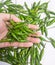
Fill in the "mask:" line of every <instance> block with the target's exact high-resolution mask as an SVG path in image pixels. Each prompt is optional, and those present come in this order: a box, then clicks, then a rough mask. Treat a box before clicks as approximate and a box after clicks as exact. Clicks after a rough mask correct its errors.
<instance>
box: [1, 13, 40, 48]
mask: <svg viewBox="0 0 55 65" xmlns="http://www.w3.org/2000/svg"><path fill="white" fill-rule="evenodd" d="M9 18H10V14H5V13H0V40H1V39H3V38H4V37H5V36H6V34H7V32H8V29H7V26H6V23H7V24H8V25H9V23H8V22H7V21H8V20H9ZM11 19H12V20H13V21H15V22H20V21H21V20H20V19H18V18H17V17H16V16H15V15H11ZM28 27H29V28H30V29H33V30H34V29H38V28H39V27H38V25H37V26H35V25H32V24H29V25H28ZM40 35H41V34H40V32H36V34H31V35H30V37H28V38H27V39H28V40H29V42H24V43H25V44H24V43H22V44H20V43H19V42H12V44H10V42H4V43H3V42H2V43H0V48H3V47H9V46H14V47H30V46H32V45H33V43H39V42H40V39H39V38H34V36H40Z"/></svg>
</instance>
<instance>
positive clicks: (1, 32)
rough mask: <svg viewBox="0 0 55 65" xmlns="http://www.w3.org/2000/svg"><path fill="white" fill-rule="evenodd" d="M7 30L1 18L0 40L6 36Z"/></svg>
mask: <svg viewBox="0 0 55 65" xmlns="http://www.w3.org/2000/svg"><path fill="white" fill-rule="evenodd" d="M7 32H8V30H7V27H6V24H5V22H4V21H3V20H2V19H1V20H0V40H1V39H2V38H4V37H5V36H6V34H7Z"/></svg>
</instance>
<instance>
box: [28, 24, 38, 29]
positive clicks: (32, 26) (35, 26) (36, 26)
mask: <svg viewBox="0 0 55 65" xmlns="http://www.w3.org/2000/svg"><path fill="white" fill-rule="evenodd" d="M28 27H29V28H30V29H32V30H37V29H39V25H33V24H29V25H28Z"/></svg>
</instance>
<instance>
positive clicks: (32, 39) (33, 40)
mask: <svg viewBox="0 0 55 65" xmlns="http://www.w3.org/2000/svg"><path fill="white" fill-rule="evenodd" d="M27 40H28V41H30V42H32V43H40V39H39V38H32V37H28V38H27Z"/></svg>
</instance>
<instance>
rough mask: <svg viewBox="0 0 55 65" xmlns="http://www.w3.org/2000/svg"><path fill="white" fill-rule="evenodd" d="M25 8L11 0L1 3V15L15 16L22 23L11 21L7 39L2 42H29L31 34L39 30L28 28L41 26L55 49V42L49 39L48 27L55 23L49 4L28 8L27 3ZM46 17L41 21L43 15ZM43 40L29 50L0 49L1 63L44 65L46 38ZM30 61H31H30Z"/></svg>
mask: <svg viewBox="0 0 55 65" xmlns="http://www.w3.org/2000/svg"><path fill="white" fill-rule="evenodd" d="M24 5H25V8H24V6H22V5H20V4H14V3H12V1H11V0H6V1H4V2H0V13H9V14H14V15H16V16H17V17H18V18H20V19H21V21H22V22H18V23H15V22H14V21H13V20H10V26H7V27H8V33H7V36H6V38H5V39H2V40H0V42H15V41H17V42H27V41H28V40H27V37H28V36H29V34H34V33H35V31H37V30H31V29H29V28H28V26H27V25H28V24H34V25H39V30H38V31H41V33H42V35H44V36H45V37H46V38H47V39H48V40H49V41H50V42H51V44H52V45H53V47H54V48H55V40H54V39H52V38H48V32H47V31H48V30H47V27H48V26H51V25H52V24H53V23H55V12H52V11H49V10H48V2H45V3H42V4H41V2H40V1H39V2H38V3H36V2H34V3H33V5H32V6H31V8H29V7H28V5H27V4H26V2H25V3H24ZM43 13H44V14H45V15H46V16H45V17H44V18H42V19H41V15H42V14H43ZM39 38H40V39H41V42H40V44H33V46H32V47H29V48H20V47H8V48H0V61H4V62H7V63H9V64H11V65H28V64H30V65H42V64H41V60H42V57H43V54H44V48H45V43H44V42H43V41H46V39H45V38H43V37H39ZM29 60H30V61H29Z"/></svg>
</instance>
